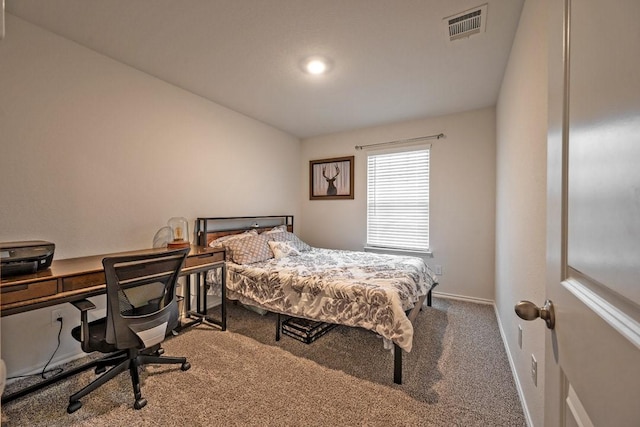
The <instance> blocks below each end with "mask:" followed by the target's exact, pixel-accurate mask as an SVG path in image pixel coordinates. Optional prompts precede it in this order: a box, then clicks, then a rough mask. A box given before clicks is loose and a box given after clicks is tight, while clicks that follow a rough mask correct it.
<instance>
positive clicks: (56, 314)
mask: <svg viewBox="0 0 640 427" xmlns="http://www.w3.org/2000/svg"><path fill="white" fill-rule="evenodd" d="M63 317H64V316H62V310H60V309H58V310H53V311H51V324H52V325H57V324H58V319H62V318H63Z"/></svg>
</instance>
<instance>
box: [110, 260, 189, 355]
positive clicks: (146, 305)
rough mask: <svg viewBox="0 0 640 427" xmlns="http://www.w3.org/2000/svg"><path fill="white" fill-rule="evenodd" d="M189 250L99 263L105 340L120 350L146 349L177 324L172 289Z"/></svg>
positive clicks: (175, 305)
mask: <svg viewBox="0 0 640 427" xmlns="http://www.w3.org/2000/svg"><path fill="white" fill-rule="evenodd" d="M188 253H189V248H184V249H178V250H169V251H158V250H155V251H149V252H146V253H141V254H136V255H124V256H115V257H107V258H104V259H103V260H102V265H103V266H104V272H105V276H106V280H107V333H106V341H107V342H108V343H110V344H114V345H115V346H116V347H117V348H119V349H127V348H139V349H142V348H147V347H151V346H153V345H155V344H158V343H160V342H162V340H164V337H165V336H166V334H167V332H168V331H170V330H172V329H174V328H175V327H176V326H177V324H178V320H179V319H178V317H179V311H178V303H177V301H176V297H175V287H176V282H177V280H178V275H179V274H180V269H181V268H182V266H183V264H184V261H185V259H186V257H187V255H188Z"/></svg>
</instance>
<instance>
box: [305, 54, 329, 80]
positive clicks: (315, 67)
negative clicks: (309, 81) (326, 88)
mask: <svg viewBox="0 0 640 427" xmlns="http://www.w3.org/2000/svg"><path fill="white" fill-rule="evenodd" d="M329 68H330V61H329V60H328V59H327V58H323V57H321V56H312V57H310V58H307V59H305V60H304V61H303V62H302V69H303V70H304V71H305V72H307V73H309V74H312V75H315V76H319V75H321V74H325V73H326V72H327V71H329Z"/></svg>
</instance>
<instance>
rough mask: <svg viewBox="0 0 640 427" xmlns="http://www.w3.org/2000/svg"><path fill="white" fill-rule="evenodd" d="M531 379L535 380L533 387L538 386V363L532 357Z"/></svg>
mask: <svg viewBox="0 0 640 427" xmlns="http://www.w3.org/2000/svg"><path fill="white" fill-rule="evenodd" d="M531 379H532V380H533V385H534V386H536V387H537V386H538V362H537V361H536V358H535V357H534V356H533V354H532V355H531Z"/></svg>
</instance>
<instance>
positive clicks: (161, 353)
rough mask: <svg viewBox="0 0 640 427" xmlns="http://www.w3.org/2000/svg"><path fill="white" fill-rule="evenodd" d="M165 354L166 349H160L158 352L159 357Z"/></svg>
mask: <svg viewBox="0 0 640 427" xmlns="http://www.w3.org/2000/svg"><path fill="white" fill-rule="evenodd" d="M163 354H164V348H162V347H160V348H159V349H158V351H156V355H157V356H162V355H163Z"/></svg>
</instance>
